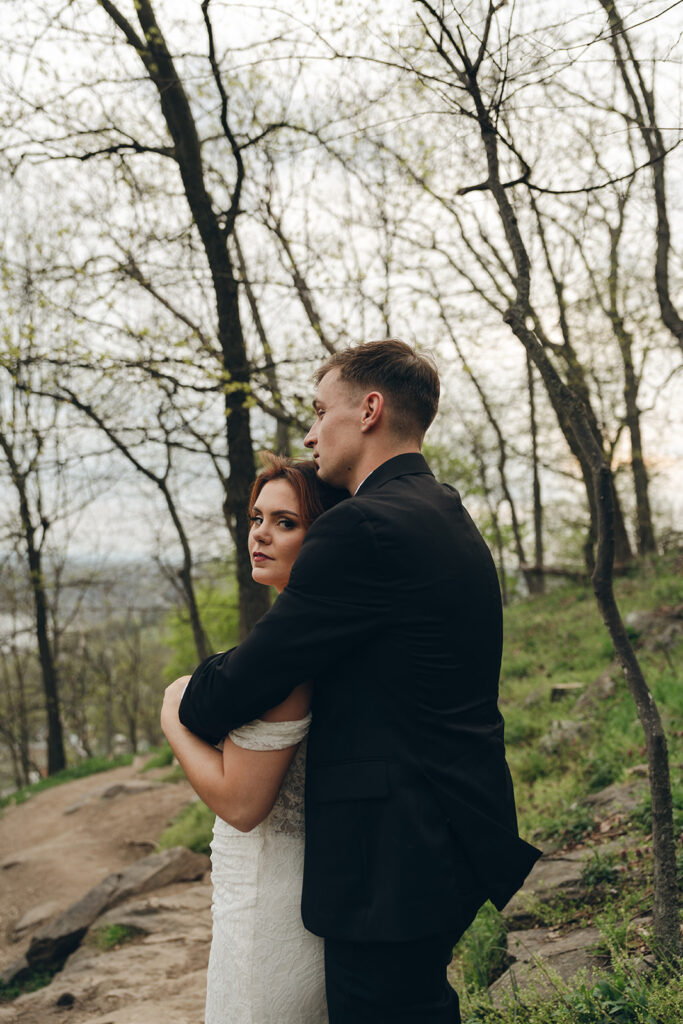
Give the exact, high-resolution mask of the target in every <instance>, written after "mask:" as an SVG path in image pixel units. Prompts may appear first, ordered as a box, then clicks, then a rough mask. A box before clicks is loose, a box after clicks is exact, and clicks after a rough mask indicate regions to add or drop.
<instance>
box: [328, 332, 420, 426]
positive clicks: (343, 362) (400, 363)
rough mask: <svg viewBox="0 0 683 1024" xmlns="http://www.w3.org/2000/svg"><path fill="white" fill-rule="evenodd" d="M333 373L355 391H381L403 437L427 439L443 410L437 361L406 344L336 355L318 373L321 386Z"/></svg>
mask: <svg viewBox="0 0 683 1024" xmlns="http://www.w3.org/2000/svg"><path fill="white" fill-rule="evenodd" d="M330 370H339V378H340V380H343V381H345V382H346V383H347V384H350V385H352V386H353V387H355V388H365V389H368V390H371V391H380V392H381V393H382V394H383V395H384V397H385V399H386V400H387V413H388V418H389V423H390V425H391V428H392V430H393V431H394V433H396V434H398V435H399V436H402V437H406V436H409V437H414V436H419V437H420V439H422V437H424V435H425V433H426V432H427V429H428V428H429V426H430V425H431V423H432V421H433V419H434V417H435V416H436V411H437V409H438V408H439V392H440V384H439V374H438V371H437V369H436V366H435V365H434V362H433V360H432V359H431V358H430V357H428V356H425V355H423V354H422V353H420V352H416V351H415V349H414V348H411V346H410V345H407V344H406V343H405V341H399V340H398V338H385V339H383V340H382V341H367V342H365V344H363V345H353V346H351V347H350V348H345V349H343V350H342V351H340V352H335V353H334V354H333V355H331V356H330V358H329V359H327V360H325V362H324V363H323V365H322V366H321V367H319V369H318V370H316V372H315V374H314V375H313V379H314V380H315V383H316V384H320V381H321V380H322V379H323V377H324V376H325V375H326V374H328V373H329V372H330Z"/></svg>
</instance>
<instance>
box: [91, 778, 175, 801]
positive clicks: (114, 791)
mask: <svg viewBox="0 0 683 1024" xmlns="http://www.w3.org/2000/svg"><path fill="white" fill-rule="evenodd" d="M161 786H162V783H161V782H154V781H153V780H151V779H129V780H128V781H126V782H115V783H114V784H113V785H111V786H105V787H104V788H103V789H101V790H100V791H99V794H98V796H99V799H100V800H113V799H114V797H116V796H135V795H136V794H137V793H146V792H147V791H148V790H150V789H160V788H161Z"/></svg>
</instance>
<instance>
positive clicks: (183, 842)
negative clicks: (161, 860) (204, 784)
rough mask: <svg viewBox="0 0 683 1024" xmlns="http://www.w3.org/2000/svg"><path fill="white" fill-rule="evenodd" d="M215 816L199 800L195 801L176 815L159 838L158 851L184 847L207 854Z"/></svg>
mask: <svg viewBox="0 0 683 1024" xmlns="http://www.w3.org/2000/svg"><path fill="white" fill-rule="evenodd" d="M215 817H216V815H215V814H214V813H213V811H210V810H209V808H208V807H207V806H206V804H203V803H202V802H201V800H196V801H194V803H191V804H190V805H189V807H185V808H184V809H183V810H182V811H181V812H180V814H178V815H176V817H175V818H174V820H173V822H172V823H171V825H169V827H168V828H167V829H166V830H165V831H164V832H162V834H161V835H160V837H159V844H158V845H159V849H160V850H166V849H168V848H169V847H171V846H186V847H187V848H188V850H194V852H195V853H209V852H210V843H211V835H212V832H213V823H214V820H215Z"/></svg>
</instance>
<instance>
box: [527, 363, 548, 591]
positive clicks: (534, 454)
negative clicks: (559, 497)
mask: <svg viewBox="0 0 683 1024" xmlns="http://www.w3.org/2000/svg"><path fill="white" fill-rule="evenodd" d="M526 373H527V388H528V391H529V433H530V434H531V473H532V494H533V508H534V560H535V563H536V571H535V572H533V574H531V575H530V576H529V580H530V581H533V588H532V587H529V590H530V592H531V593H532V594H542V593H543V592H544V591H545V576H544V574H543V573H542V572H541V571H540V569H541V567H542V566H543V560H544V553H543V502H542V501H541V480H540V476H539V472H538V424H537V423H536V388H535V383H534V364H533V363H532V361H531V357H530V355H529V353H528V352H527V353H526Z"/></svg>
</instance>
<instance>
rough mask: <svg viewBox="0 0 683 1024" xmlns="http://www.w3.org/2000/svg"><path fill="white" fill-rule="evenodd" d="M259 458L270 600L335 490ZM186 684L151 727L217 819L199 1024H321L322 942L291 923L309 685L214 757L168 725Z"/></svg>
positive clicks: (256, 539) (254, 514)
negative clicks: (156, 725)
mask: <svg viewBox="0 0 683 1024" xmlns="http://www.w3.org/2000/svg"><path fill="white" fill-rule="evenodd" d="M263 461H264V463H265V466H266V468H265V470H264V472H262V473H261V474H260V476H259V477H258V478H257V480H256V482H255V484H254V487H253V489H252V493H251V499H250V507H251V522H252V526H251V530H250V532H249V553H250V556H251V563H252V576H253V579H254V580H256V582H258V583H263V584H264V585H268V586H272V587H274V588H275V589H276V590H277V592H278V593H280V592H281V591H282V590H283V589H284V588H285V586H286V585H287V582H288V580H289V574H290V571H291V568H292V566H293V564H294V561H295V559H296V556H297V554H298V553H299V549H300V547H301V544H302V542H303V539H304V536H305V534H306V531H307V529H308V527H309V526H310V525H311V523H312V522H313V520H314V519H316V518H317V516H319V515H320V514H321V513H322V512H324V511H325V510H326V508H329V507H331V506H332V505H333V504H336V502H337V501H339V500H340V498H341V497H342V496H343V495H344V493H345V492H340V491H335V490H333V489H332V488H330V487H328V486H327V485H325V484H323V483H322V482H321V481H319V480H318V478H317V476H316V470H315V467H314V464H313V463H312V462H311V463H308V462H296V463H295V462H291V461H290V460H288V459H282V458H278V457H277V456H274V455H270V454H269V455H266V456H264V457H263ZM188 679H189V676H184V677H183V678H182V679H178V680H176V682H175V683H173V684H172V685H171V686H170V687H168V689H167V690H166V694H165V697H164V705H163V708H162V712H161V724H162V728H163V730H164V732H165V734H166V737H167V739H168V741H169V743H170V745H171V747H172V749H173V751H174V753H175V755H176V757H177V758H178V760H179V762H180V764H181V765H182V767H183V769H184V770H185V773H186V775H187V777H188V779H189V781H190V783H191V784H192V786H193V787H194V789H195V791H196V792H197V794H198V795H199V796H200V797H201V799H202V800H203V801H204V802H205V803H206V804H207V805H208V806H209V807H210V808H211V810H213V811H215V812H216V815H217V817H216V822H215V825H214V833H213V841H212V844H211V866H212V871H211V877H212V882H213V888H214V896H213V905H212V913H213V941H212V944H211V955H210V958H209V972H208V979H207V998H206V1018H205V1024H228V1022H229V1024H325V1022H326V1021H327V1007H326V1003H325V982H324V967H323V942H322V939H319V938H318V937H317V936H315V935H312V934H311V933H310V932H307V931H306V930H305V929H304V927H303V925H302V923H301V914H300V900H301V882H302V875H303V841H304V823H303V799H304V763H305V749H304V748H305V739H304V738H305V735H306V733H307V731H308V727H309V724H310V720H311V716H310V712H309V705H310V697H311V694H310V687H309V686H308V685H307V684H306V683H305V682H302V684H301V685H300V686H299V687H297V689H295V690H294V691H293V692H292V693H291V694H290V695H289V697H288V698H287V699H286V700H285V701H284V702H283V703H282V704H280V705H279V706H278V707H276V708H273V709H272V710H271V711H269V712H267V713H266V714H265V715H264V716H263V718H262V719H258V720H257V721H255V722H250V723H248V724H247V725H244V726H242V727H241V728H239V729H236V730H234V731H233V732H231V733H230V734H229V736H228V737H226V740H225V742H224V745H223V749H222V751H219V750H216V749H215V748H214V747H211V746H209V745H208V744H206V743H204V742H203V741H202V740H200V739H199V738H198V737H196V736H195V735H194V734H192V733H191V732H189V730H187V729H185V728H184V726H183V725H181V724H180V722H179V720H178V706H179V704H180V698H181V696H182V692H183V689H184V686H185V684H186V682H187V680H188ZM301 741H303V742H301Z"/></svg>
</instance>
